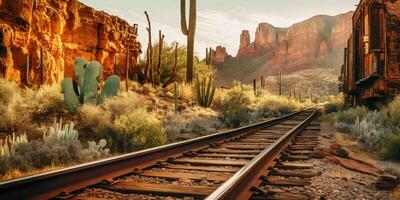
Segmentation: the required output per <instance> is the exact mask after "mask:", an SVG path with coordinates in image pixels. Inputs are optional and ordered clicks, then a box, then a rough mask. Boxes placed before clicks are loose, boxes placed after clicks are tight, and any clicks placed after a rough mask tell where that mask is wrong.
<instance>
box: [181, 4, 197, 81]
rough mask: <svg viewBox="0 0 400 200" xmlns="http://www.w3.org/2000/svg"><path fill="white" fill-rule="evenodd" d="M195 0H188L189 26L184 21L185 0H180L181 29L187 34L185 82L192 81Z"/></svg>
mask: <svg viewBox="0 0 400 200" xmlns="http://www.w3.org/2000/svg"><path fill="white" fill-rule="evenodd" d="M196 15H197V14H196V0H190V10H189V27H188V26H187V22H186V0H181V29H182V33H183V34H184V35H186V36H187V69H186V82H187V83H192V81H193V55H194V36H195V33H196Z"/></svg>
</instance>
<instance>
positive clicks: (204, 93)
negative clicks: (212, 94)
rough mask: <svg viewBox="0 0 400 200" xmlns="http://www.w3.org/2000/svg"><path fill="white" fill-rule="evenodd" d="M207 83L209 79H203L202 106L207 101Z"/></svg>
mask: <svg viewBox="0 0 400 200" xmlns="http://www.w3.org/2000/svg"><path fill="white" fill-rule="evenodd" d="M206 82H207V78H206V77H203V80H202V82H201V104H202V105H204V103H205V101H204V99H205V96H206Z"/></svg>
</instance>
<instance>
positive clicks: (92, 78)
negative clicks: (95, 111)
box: [81, 62, 100, 104]
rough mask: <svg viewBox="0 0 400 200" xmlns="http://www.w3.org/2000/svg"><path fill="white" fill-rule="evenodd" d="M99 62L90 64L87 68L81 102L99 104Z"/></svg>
mask: <svg viewBox="0 0 400 200" xmlns="http://www.w3.org/2000/svg"><path fill="white" fill-rule="evenodd" d="M99 65H100V64H99V63H98V62H90V63H88V64H87V66H86V71H85V81H84V83H83V86H82V90H81V102H83V103H91V104H97V101H98V99H97V90H98V88H99V76H100V75H99V74H100V67H99Z"/></svg>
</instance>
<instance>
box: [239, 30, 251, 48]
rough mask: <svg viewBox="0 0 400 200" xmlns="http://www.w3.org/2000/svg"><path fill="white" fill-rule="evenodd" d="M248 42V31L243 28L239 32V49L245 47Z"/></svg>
mask: <svg viewBox="0 0 400 200" xmlns="http://www.w3.org/2000/svg"><path fill="white" fill-rule="evenodd" d="M249 44H250V32H249V31H248V30H243V31H242V33H241V34H240V46H239V49H241V48H244V47H247V46H248V45H249Z"/></svg>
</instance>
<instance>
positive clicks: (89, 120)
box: [78, 104, 112, 133]
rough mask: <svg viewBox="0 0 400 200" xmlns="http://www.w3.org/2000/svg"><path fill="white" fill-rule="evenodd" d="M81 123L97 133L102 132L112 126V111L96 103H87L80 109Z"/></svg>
mask: <svg viewBox="0 0 400 200" xmlns="http://www.w3.org/2000/svg"><path fill="white" fill-rule="evenodd" d="M78 116H79V122H80V123H79V125H80V126H81V127H83V128H85V129H90V130H92V131H93V132H95V133H102V132H103V131H104V130H107V128H109V127H111V125H112V120H111V113H110V112H107V111H104V110H103V109H102V108H101V107H99V106H96V105H90V104H85V105H82V106H81V107H79V109H78Z"/></svg>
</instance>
